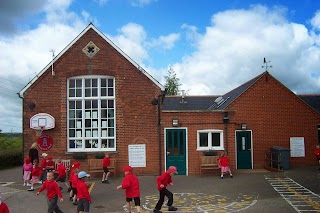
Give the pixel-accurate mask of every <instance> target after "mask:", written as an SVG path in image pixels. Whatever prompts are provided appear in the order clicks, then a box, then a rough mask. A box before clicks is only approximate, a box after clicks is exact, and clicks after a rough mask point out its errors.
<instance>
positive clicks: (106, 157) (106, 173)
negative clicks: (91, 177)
mask: <svg viewBox="0 0 320 213" xmlns="http://www.w3.org/2000/svg"><path fill="white" fill-rule="evenodd" d="M109 166H110V156H109V154H108V153H107V152H106V153H105V154H104V158H103V159H102V167H103V175H102V181H101V182H102V183H109V181H108V177H109V175H110V171H109V169H108V167H109Z"/></svg>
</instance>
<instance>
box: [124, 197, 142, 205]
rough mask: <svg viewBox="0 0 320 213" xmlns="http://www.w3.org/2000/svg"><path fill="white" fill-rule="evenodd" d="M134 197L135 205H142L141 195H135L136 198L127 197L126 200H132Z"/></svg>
mask: <svg viewBox="0 0 320 213" xmlns="http://www.w3.org/2000/svg"><path fill="white" fill-rule="evenodd" d="M132 199H133V200H134V205H135V206H140V197H135V198H128V197H127V198H126V201H127V202H131V201H132Z"/></svg>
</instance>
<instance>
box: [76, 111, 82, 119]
mask: <svg viewBox="0 0 320 213" xmlns="http://www.w3.org/2000/svg"><path fill="white" fill-rule="evenodd" d="M76 111H77V114H76V117H77V118H82V111H81V110H76Z"/></svg>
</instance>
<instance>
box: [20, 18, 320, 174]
mask: <svg viewBox="0 0 320 213" xmlns="http://www.w3.org/2000/svg"><path fill="white" fill-rule="evenodd" d="M248 80H249V81H247V82H245V83H244V84H242V85H240V86H239V87H237V88H235V89H234V90H232V91H230V92H228V93H226V94H224V95H222V96H166V95H165V89H164V87H163V86H162V85H161V84H160V83H159V82H158V81H157V80H156V79H154V78H153V77H152V76H151V75H150V74H149V73H148V72H147V71H146V70H144V69H143V68H142V67H141V66H139V64H137V63H136V62H135V61H133V60H132V59H131V58H130V56H128V55H126V54H125V53H124V52H123V51H122V50H121V49H120V48H119V47H117V46H116V45H115V44H114V43H112V41H111V40H109V39H108V38H107V37H106V36H105V35H103V33H101V32H100V31H99V30H98V29H97V28H96V27H95V26H94V25H93V24H89V25H88V26H87V27H86V28H85V29H84V30H83V31H82V32H81V33H80V34H79V35H78V36H77V37H76V38H75V39H74V40H73V41H72V42H71V43H70V44H69V45H68V46H67V47H65V49H63V51H62V52H60V53H59V54H58V55H57V56H56V57H55V58H54V59H53V61H52V62H49V64H48V65H47V66H46V67H45V68H44V69H43V70H42V71H40V72H39V74H38V75H37V76H36V77H35V78H34V79H33V80H31V81H30V82H29V83H28V84H27V85H26V86H25V88H23V89H22V90H21V91H20V94H19V95H20V97H21V98H22V99H23V147H24V155H25V156H27V155H28V150H29V148H30V146H31V144H32V143H34V142H35V141H37V142H38V143H39V147H38V148H39V149H41V150H42V151H43V152H46V153H48V154H49V155H51V156H53V157H54V158H63V159H71V160H72V161H79V162H80V163H81V165H82V168H83V169H84V170H85V169H86V167H87V162H88V159H94V158H97V156H98V155H99V154H100V155H101V153H104V152H109V153H110V155H111V158H112V159H116V162H117V164H116V170H117V173H121V171H122V168H123V167H124V166H125V165H128V164H130V165H132V166H133V167H134V170H135V173H136V174H138V175H157V174H159V173H160V172H162V171H163V170H165V168H168V166H170V165H175V166H177V168H178V171H179V174H180V175H199V174H200V164H201V158H202V156H204V155H206V154H208V153H209V154H210V153H214V154H219V152H221V151H223V150H225V151H227V153H228V155H229V157H230V166H231V169H233V170H236V169H256V168H263V167H264V166H265V164H266V160H265V156H267V158H269V157H268V156H269V154H267V155H266V153H268V152H269V150H270V148H271V147H275V146H277V147H283V148H288V150H289V149H290V151H289V152H290V156H289V160H290V167H294V166H302V165H312V164H316V163H317V162H316V160H315V156H314V155H313V150H314V148H315V146H316V144H317V143H318V142H319V135H320V133H319V131H320V130H319V128H320V126H319V124H320V95H296V94H294V93H293V92H292V91H290V90H289V89H288V88H286V87H285V86H284V85H283V84H282V83H281V82H279V81H278V80H277V79H275V78H274V77H273V76H272V75H271V74H270V73H268V72H263V73H262V74H260V75H258V76H256V77H255V78H253V79H251V80H250V79H248ZM40 128H43V131H42V133H41V131H40ZM34 129H38V130H37V132H38V134H39V132H40V133H41V136H36V134H35V130H34ZM40 153H41V152H40ZM79 156H80V157H79ZM81 156H82V157H81Z"/></svg>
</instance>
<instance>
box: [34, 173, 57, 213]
mask: <svg viewBox="0 0 320 213" xmlns="http://www.w3.org/2000/svg"><path fill="white" fill-rule="evenodd" d="M44 189H46V190H47V198H48V212H56V213H63V212H62V211H61V210H60V208H59V206H58V196H59V198H60V202H63V198H62V193H61V190H60V189H59V185H58V184H57V182H56V181H55V180H54V175H53V172H48V173H47V180H46V181H45V182H44V183H43V185H42V186H41V188H40V189H39V191H38V192H37V195H39V194H40V192H42V191H43V190H44Z"/></svg>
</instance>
